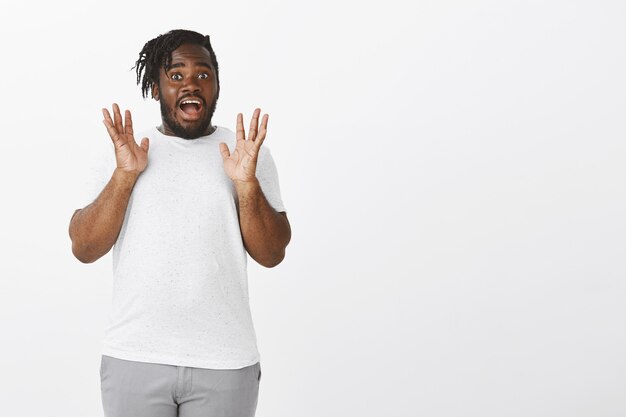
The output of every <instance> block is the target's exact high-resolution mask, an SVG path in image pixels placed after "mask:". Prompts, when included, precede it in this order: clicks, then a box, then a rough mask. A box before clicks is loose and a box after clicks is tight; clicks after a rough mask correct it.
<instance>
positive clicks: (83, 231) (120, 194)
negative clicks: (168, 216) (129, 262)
mask: <svg viewBox="0 0 626 417" xmlns="http://www.w3.org/2000/svg"><path fill="white" fill-rule="evenodd" d="M102 113H103V115H104V121H103V122H104V125H105V126H106V128H107V132H108V133H109V136H110V137H111V140H112V141H113V146H114V147H115V160H116V164H117V167H116V168H115V170H114V171H113V175H112V176H111V179H110V180H109V182H108V183H107V185H106V186H105V187H104V189H103V190H102V192H101V193H100V195H98V198H96V200H95V201H94V202H93V203H91V204H89V205H88V206H86V207H84V208H82V209H79V210H76V211H75V212H74V214H73V215H72V218H71V220H70V227H69V234H70V239H72V253H73V254H74V256H75V257H76V258H77V259H78V260H79V261H81V262H83V263H91V262H94V261H97V260H98V259H100V258H101V257H102V256H104V255H105V254H106V253H107V252H108V251H109V250H111V247H113V245H114V244H115V242H116V241H117V237H118V236H119V234H120V230H121V228H122V224H123V223H124V216H125V215H126V208H127V207H128V201H129V199H130V194H131V192H132V190H133V187H134V186H135V182H136V181H137V178H138V177H139V174H140V173H141V172H143V170H144V169H146V166H147V165H148V148H149V145H150V144H149V139H148V138H143V139H142V140H141V146H139V145H137V143H136V142H135V138H134V137H133V123H132V119H131V115H130V111H128V110H126V112H125V119H124V124H122V114H121V113H120V109H119V107H118V105H117V104H113V119H111V115H110V114H109V111H108V110H106V109H102Z"/></svg>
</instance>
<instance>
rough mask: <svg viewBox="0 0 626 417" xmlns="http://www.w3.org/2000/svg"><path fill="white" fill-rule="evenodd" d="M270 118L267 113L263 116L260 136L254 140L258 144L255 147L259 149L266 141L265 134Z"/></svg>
mask: <svg viewBox="0 0 626 417" xmlns="http://www.w3.org/2000/svg"><path fill="white" fill-rule="evenodd" d="M269 118H270V115H269V114H265V115H264V116H263V120H261V128H260V129H259V136H258V137H257V138H256V140H255V141H254V144H255V145H256V146H255V148H256V149H257V150H258V149H259V148H260V147H261V145H262V144H263V142H264V141H265V135H267V122H268V120H269Z"/></svg>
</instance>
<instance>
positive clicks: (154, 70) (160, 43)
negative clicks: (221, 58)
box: [133, 29, 220, 98]
mask: <svg viewBox="0 0 626 417" xmlns="http://www.w3.org/2000/svg"><path fill="white" fill-rule="evenodd" d="M184 43H191V44H197V45H201V46H204V47H205V48H206V49H207V50H208V51H209V55H210V56H211V63H212V64H213V66H214V67H215V78H216V79H217V87H218V89H219V85H220V77H219V70H218V66H217V58H216V57H215V52H214V51H213V48H212V47H211V41H210V39H209V36H208V35H206V36H204V35H201V34H200V33H198V32H193V31H190V30H183V29H176V30H171V31H169V32H167V33H165V34H163V35H159V36H157V37H156V38H154V39H152V40H149V41H148V42H146V44H145V45H144V46H143V49H142V50H141V52H139V59H138V60H137V62H135V66H134V67H133V68H135V69H136V72H137V85H139V84H141V95H142V96H143V97H144V98H146V97H148V94H149V93H150V90H151V89H152V85H153V84H155V83H156V84H158V82H159V71H160V69H161V68H163V69H165V70H167V68H168V67H169V65H170V63H171V62H172V51H174V50H175V49H176V48H178V47H179V46H180V45H182V44H184Z"/></svg>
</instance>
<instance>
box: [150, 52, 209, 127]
mask: <svg viewBox="0 0 626 417" xmlns="http://www.w3.org/2000/svg"><path fill="white" fill-rule="evenodd" d="M218 95H219V90H218V87H217V77H216V76H215V68H214V67H213V65H212V64H211V56H210V55H209V51H208V50H207V49H206V48H205V47H204V46H201V45H195V44H184V45H181V46H180V47H178V48H177V49H175V50H174V51H173V52H172V62H171V64H170V67H169V68H167V69H166V70H164V69H163V68H161V69H160V72H159V82H158V85H157V84H155V85H153V86H152V96H153V97H154V98H155V99H156V100H159V101H160V102H161V120H162V122H163V129H164V133H165V134H166V135H170V136H178V137H181V138H185V139H195V138H197V137H200V136H205V135H208V134H210V133H211V132H212V126H211V118H212V117H213V112H214V111H215V106H216V104H217V98H218Z"/></svg>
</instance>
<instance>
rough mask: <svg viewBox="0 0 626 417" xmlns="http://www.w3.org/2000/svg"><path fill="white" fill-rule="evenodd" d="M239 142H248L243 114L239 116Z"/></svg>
mask: <svg viewBox="0 0 626 417" xmlns="http://www.w3.org/2000/svg"><path fill="white" fill-rule="evenodd" d="M236 130H237V140H238V141H240V140H246V132H244V130H243V114H241V113H238V114H237V129H236Z"/></svg>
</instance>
